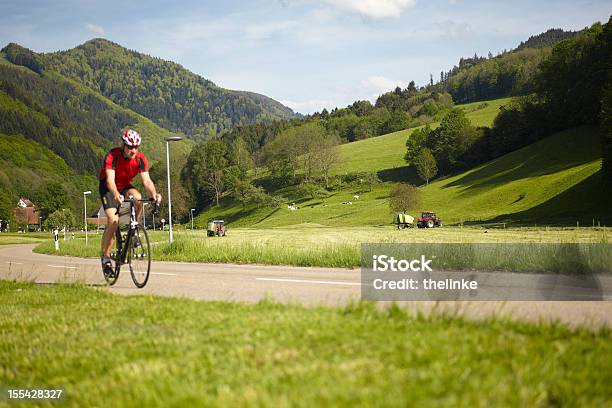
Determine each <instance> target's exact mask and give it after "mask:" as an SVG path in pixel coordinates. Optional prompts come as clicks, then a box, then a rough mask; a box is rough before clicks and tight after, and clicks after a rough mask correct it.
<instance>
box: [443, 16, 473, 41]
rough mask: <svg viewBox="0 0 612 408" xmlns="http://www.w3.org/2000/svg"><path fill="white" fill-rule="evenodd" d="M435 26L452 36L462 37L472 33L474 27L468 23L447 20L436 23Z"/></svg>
mask: <svg viewBox="0 0 612 408" xmlns="http://www.w3.org/2000/svg"><path fill="white" fill-rule="evenodd" d="M435 26H436V27H438V28H439V29H440V30H441V31H442V32H443V33H444V35H446V36H447V37H450V38H462V37H465V36H467V35H469V34H471V33H472V27H471V26H470V25H469V24H468V23H459V22H455V21H450V20H446V21H443V22H441V23H435Z"/></svg>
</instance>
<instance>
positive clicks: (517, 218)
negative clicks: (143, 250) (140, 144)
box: [195, 127, 612, 228]
mask: <svg viewBox="0 0 612 408" xmlns="http://www.w3.org/2000/svg"><path fill="white" fill-rule="evenodd" d="M385 137H387V136H380V137H377V138H373V139H371V140H376V139H381V140H383V138H385ZM369 140H370V139H368V140H366V141H363V142H369ZM363 142H357V143H363ZM357 143H353V144H357ZM345 146H350V145H345ZM404 150H405V149H402V150H401V151H399V152H398V151H397V149H396V150H395V151H394V154H395V155H396V156H398V155H399V156H402V155H403V153H402V152H403V151H404ZM381 160H382V159H381ZM402 160H403V159H402ZM364 163H365V164H364V166H365V165H367V161H364ZM600 168H601V152H600V147H599V133H598V129H597V128H594V127H581V128H575V129H571V130H567V131H564V132H560V133H557V134H555V135H552V136H550V137H548V138H545V139H543V140H540V141H538V142H536V143H533V144H531V145H529V146H526V147H524V148H522V149H519V150H516V151H514V152H512V153H509V154H507V155H504V156H502V157H500V158H498V159H495V160H492V161H490V162H487V163H484V164H482V165H480V166H477V167H475V168H473V169H470V170H468V171H465V172H463V173H460V174H457V175H455V176H452V177H447V178H441V179H438V180H435V181H434V182H432V183H429V185H427V186H425V185H421V187H420V191H421V198H422V199H421V205H420V207H419V208H411V209H407V210H408V212H409V213H411V214H412V215H414V216H416V215H418V214H419V213H420V211H422V210H430V211H435V212H437V213H438V215H439V216H440V217H441V218H442V220H443V221H444V222H445V223H446V224H455V225H457V224H464V223H469V222H478V223H486V222H507V223H513V224H518V225H546V224H554V225H565V226H572V225H574V226H575V225H576V223H577V222H578V223H579V225H591V226H592V225H593V224H595V225H598V224H600V225H610V223H611V222H612V218H611V217H612V212H610V208H612V197H610V194H607V195H606V193H605V192H604V191H602V189H601V188H599V184H600V177H601V171H600ZM406 169H407V168H406V167H403V168H400V169H399V171H400V173H398V174H400V175H402V177H407V178H408V179H409V180H412V181H413V182H414V183H419V182H420V181H419V180H418V179H417V178H416V175H415V174H414V172H412V173H409V172H408V173H406ZM387 170H389V169H387ZM387 170H385V171H382V172H380V173H379V174H380V175H382V176H383V177H384V176H385V175H388V176H389V177H391V178H393V177H394V176H393V172H394V171H395V170H393V169H391V172H389V171H387ZM393 185H394V183H393V182H391V181H389V182H385V183H381V184H378V185H375V186H373V187H372V188H371V190H370V189H369V188H368V187H366V186H361V185H359V184H358V183H352V184H349V185H346V186H343V187H341V188H339V189H336V190H333V191H332V192H330V194H329V196H327V197H324V198H311V197H303V196H300V195H299V192H298V193H294V190H295V189H292V188H287V189H284V190H281V191H279V194H281V195H283V196H285V197H286V198H287V199H288V202H291V201H294V202H296V204H297V206H298V208H299V209H298V210H297V211H292V210H290V209H288V208H287V206H281V207H279V208H274V209H273V208H259V209H257V208H253V207H247V208H243V207H242V205H241V204H240V203H238V202H235V201H233V200H232V199H230V198H225V199H224V200H223V201H222V204H221V206H220V207H216V206H211V207H209V208H207V209H206V210H205V211H203V212H201V213H200V214H199V215H198V216H196V217H195V222H196V224H197V225H198V226H200V227H203V226H205V225H206V223H207V222H208V221H209V220H211V219H224V220H226V221H227V222H229V223H230V225H232V226H234V227H257V228H269V227H278V226H287V225H294V224H303V223H316V224H322V225H329V226H360V225H361V226H371V225H388V224H389V223H391V221H392V219H393V216H394V214H393V213H391V212H390V210H389V204H388V197H389V192H390V190H391V188H392V187H393ZM369 190H370V191H369ZM354 195H359V199H355V198H354ZM349 203H350V204H349Z"/></svg>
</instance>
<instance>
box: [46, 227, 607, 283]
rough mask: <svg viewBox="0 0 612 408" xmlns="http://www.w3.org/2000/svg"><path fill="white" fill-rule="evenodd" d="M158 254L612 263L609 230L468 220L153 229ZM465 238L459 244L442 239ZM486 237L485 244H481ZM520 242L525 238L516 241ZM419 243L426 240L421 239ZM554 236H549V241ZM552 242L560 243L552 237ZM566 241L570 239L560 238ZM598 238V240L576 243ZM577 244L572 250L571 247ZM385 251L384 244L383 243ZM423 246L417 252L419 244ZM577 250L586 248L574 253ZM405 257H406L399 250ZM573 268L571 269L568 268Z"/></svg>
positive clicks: (95, 245)
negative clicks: (377, 253)
mask: <svg viewBox="0 0 612 408" xmlns="http://www.w3.org/2000/svg"><path fill="white" fill-rule="evenodd" d="M150 237H151V240H152V241H154V242H155V244H154V245H153V247H152V248H153V250H152V252H153V259H154V260H158V261H180V262H211V263H239V264H245V263H255V264H267V265H295V266H322V267H340V268H352V267H358V266H360V265H361V243H362V242H363V243H368V242H371V243H382V244H394V243H401V244H405V246H404V245H402V248H404V247H405V248H406V249H405V250H406V251H408V253H407V254H406V257H405V258H404V259H409V258H408V257H409V256H411V257H417V258H418V257H420V256H421V255H423V254H426V255H427V254H430V255H431V253H436V254H437V255H438V258H437V259H438V260H439V262H438V261H437V265H438V266H437V268H441V269H461V270H464V269H470V270H474V269H478V270H487V271H515V272H576V270H577V269H576V268H577V267H578V266H580V268H581V269H580V270H584V271H591V272H602V271H608V272H609V271H611V270H612V255H611V252H612V251H609V246H608V245H604V244H607V243H608V238H607V233H606V231H605V230H603V229H602V230H596V229H588V230H585V231H577V230H576V231H571V230H551V231H546V230H540V231H538V230H529V229H524V230H505V229H502V230H498V231H492V232H491V233H490V234H489V233H487V234H484V233H483V231H482V230H478V229H469V228H444V229H436V230H411V231H398V230H397V229H392V228H371V229H352V228H344V229H343V228H313V227H300V226H296V227H293V228H286V229H268V230H253V229H233V230H231V231H230V235H229V236H228V237H223V238H208V237H206V234H205V232H194V233H191V232H187V231H183V232H182V233H181V234H177V235H176V236H175V240H174V243H173V244H172V245H170V244H169V243H168V241H167V234H166V233H162V232H153V233H151V234H150ZM436 241H438V242H451V243H461V244H462V246H461V245H446V244H438V243H437V242H436ZM478 242H485V243H486V245H482V244H476V243H478ZM513 242H514V243H516V242H520V243H521V244H512V243H513ZM417 243H425V244H424V245H417V246H415V245H414V244H417ZM543 243H550V244H543ZM553 243H554V244H553ZM558 243H565V244H563V245H562V244H558ZM573 243H585V244H586V243H597V244H599V245H580V246H576V245H572V244H573ZM568 248H569V249H572V250H573V251H574V252H571V251H570V252H568V251H567V250H566V249H568ZM35 251H36V252H40V253H47V254H55V253H56V252H55V246H54V243H53V242H52V241H47V242H43V243H41V244H40V245H39V246H38V247H36V248H35ZM381 251H382V252H381V253H385V252H384V251H385V249H384V248H383V249H381ZM415 251H417V252H415ZM99 253H100V235H92V236H91V237H90V238H89V245H87V246H86V245H85V242H84V240H78V239H75V240H67V241H61V240H60V251H59V253H58V255H72V256H80V257H97V256H99ZM574 254H577V255H580V256H578V257H574ZM398 259H400V258H398ZM568 268H569V270H568Z"/></svg>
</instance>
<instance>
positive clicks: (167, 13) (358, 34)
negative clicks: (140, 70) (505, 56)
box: [0, 0, 612, 113]
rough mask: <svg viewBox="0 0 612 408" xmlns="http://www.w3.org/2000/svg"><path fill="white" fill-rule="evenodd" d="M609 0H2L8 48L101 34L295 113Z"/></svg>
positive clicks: (417, 75) (420, 73)
mask: <svg viewBox="0 0 612 408" xmlns="http://www.w3.org/2000/svg"><path fill="white" fill-rule="evenodd" d="M611 6H612V2H611V1H523V0H515V1H499V2H494V1H476V0H473V1H471V0H450V1H449V0H440V1H437V0H432V1H424V0H318V1H317V0H254V1H234V0H229V1H197V0H192V1H162V0H149V1H146V2H142V1H116V0H107V1H103V2H102V1H94V0H55V1H46V0H39V1H32V0H21V1H16V0H11V1H7V0H0V10H1V12H0V47H3V46H4V45H6V44H7V43H9V42H17V43H19V44H21V45H23V46H25V47H28V48H31V49H33V50H35V51H38V52H50V51H57V50H65V49H69V48H73V47H75V46H77V45H79V44H81V43H83V42H85V41H87V40H89V39H91V38H95V37H103V38H107V39H109V40H111V41H114V42H116V43H119V44H121V45H123V46H125V47H127V48H130V49H134V50H137V51H140V52H144V53H146V54H150V55H153V56H156V57H160V58H164V59H167V60H172V61H174V62H178V63H179V64H182V65H183V66H184V67H186V68H188V69H190V70H191V71H193V72H195V73H197V74H199V75H202V76H203V77H205V78H207V79H210V80H212V81H213V82H215V83H216V84H217V85H219V86H221V87H224V88H229V89H240V90H249V91H254V92H259V93H262V94H264V95H267V96H270V97H272V98H274V99H276V100H278V101H281V102H283V103H284V104H286V105H287V106H289V107H291V108H293V109H294V110H295V111H298V112H301V113H312V112H314V111H317V110H322V109H323V108H328V109H330V108H333V107H336V106H338V107H344V106H346V105H348V104H350V103H352V102H353V101H355V100H358V99H370V100H372V101H373V100H375V98H376V96H378V95H379V94H380V93H383V92H385V91H389V90H391V89H393V88H394V87H395V86H396V85H400V86H406V85H407V83H408V82H409V81H410V80H414V81H415V82H416V83H417V85H424V84H425V83H426V82H428V81H429V74H430V73H432V74H433V76H434V80H435V79H436V78H439V76H440V71H441V70H448V69H450V68H451V67H452V66H453V65H454V64H456V63H457V61H458V60H459V58H460V57H462V56H471V55H474V53H477V54H478V55H486V54H487V53H488V52H489V51H491V52H493V53H494V54H496V53H498V52H500V51H502V50H503V49H510V48H513V47H515V46H516V45H518V44H519V43H520V42H521V41H523V40H526V39H527V38H528V37H529V36H530V35H534V34H538V33H541V32H543V31H546V30H547V29H549V28H563V29H566V30H569V29H571V30H577V29H581V28H584V27H585V26H589V25H591V24H592V23H594V22H595V21H602V22H605V21H607V20H608V18H609V16H610V14H611V13H612V7H611Z"/></svg>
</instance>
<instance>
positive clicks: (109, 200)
mask: <svg viewBox="0 0 612 408" xmlns="http://www.w3.org/2000/svg"><path fill="white" fill-rule="evenodd" d="M130 188H135V187H134V186H133V185H131V184H130V185H129V186H127V187H126V188H124V189H123V190H121V191H119V194H121V195H122V196H124V197H125V196H126V194H127V191H128V190H129V189H130ZM98 191H99V192H100V199H101V200H102V207H104V209H105V210H108V209H109V208H117V205H119V203H118V202H117V201H116V200H115V197H113V193H111V191H110V190H109V189H108V187H107V186H106V180H100V186H99V188H98Z"/></svg>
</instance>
